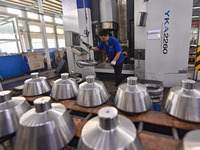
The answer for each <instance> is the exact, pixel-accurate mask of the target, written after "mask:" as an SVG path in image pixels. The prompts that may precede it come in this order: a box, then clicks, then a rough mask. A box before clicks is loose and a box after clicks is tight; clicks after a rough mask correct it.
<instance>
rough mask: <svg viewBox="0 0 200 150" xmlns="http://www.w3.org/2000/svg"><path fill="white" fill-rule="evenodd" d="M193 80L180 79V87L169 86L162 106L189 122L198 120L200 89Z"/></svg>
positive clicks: (171, 113)
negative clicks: (196, 87)
mask: <svg viewBox="0 0 200 150" xmlns="http://www.w3.org/2000/svg"><path fill="white" fill-rule="evenodd" d="M195 83H196V82H195V81H193V80H182V87H174V88H171V89H170V91H169V93H168V97H167V99H166V100H165V103H164V108H165V110H166V111H167V112H168V113H169V114H170V115H172V116H174V117H176V118H179V119H182V120H185V121H191V122H200V109H199V108H200V90H198V89H195Z"/></svg>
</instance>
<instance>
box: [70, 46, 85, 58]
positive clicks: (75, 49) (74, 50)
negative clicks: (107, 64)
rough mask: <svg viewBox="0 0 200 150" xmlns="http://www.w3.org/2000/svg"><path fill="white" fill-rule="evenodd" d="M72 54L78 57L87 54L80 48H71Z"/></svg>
mask: <svg viewBox="0 0 200 150" xmlns="http://www.w3.org/2000/svg"><path fill="white" fill-rule="evenodd" d="M72 52H73V53H74V54H76V55H78V56H83V55H87V54H88V52H87V51H86V50H85V49H83V48H81V47H74V46H73V47H72Z"/></svg>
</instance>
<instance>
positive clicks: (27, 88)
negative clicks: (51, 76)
mask: <svg viewBox="0 0 200 150" xmlns="http://www.w3.org/2000/svg"><path fill="white" fill-rule="evenodd" d="M31 76H32V78H30V79H28V80H26V81H25V82H24V88H23V95H24V96H37V95H42V94H45V93H48V92H50V91H51V86H50V84H49V82H48V81H47V79H46V77H39V74H38V73H37V72H36V73H31Z"/></svg>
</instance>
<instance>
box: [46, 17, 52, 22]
mask: <svg viewBox="0 0 200 150" xmlns="http://www.w3.org/2000/svg"><path fill="white" fill-rule="evenodd" d="M44 20H45V21H46V22H52V17H50V16H44Z"/></svg>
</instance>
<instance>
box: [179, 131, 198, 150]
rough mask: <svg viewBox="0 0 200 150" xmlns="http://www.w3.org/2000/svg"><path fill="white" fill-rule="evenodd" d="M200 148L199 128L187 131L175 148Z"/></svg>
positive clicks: (187, 149) (181, 149)
mask: <svg viewBox="0 0 200 150" xmlns="http://www.w3.org/2000/svg"><path fill="white" fill-rule="evenodd" d="M199 149H200V130H193V131H190V132H188V133H187V134H186V135H185V136H184V138H183V141H182V142H181V144H180V145H179V147H178V148H177V150H199Z"/></svg>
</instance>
